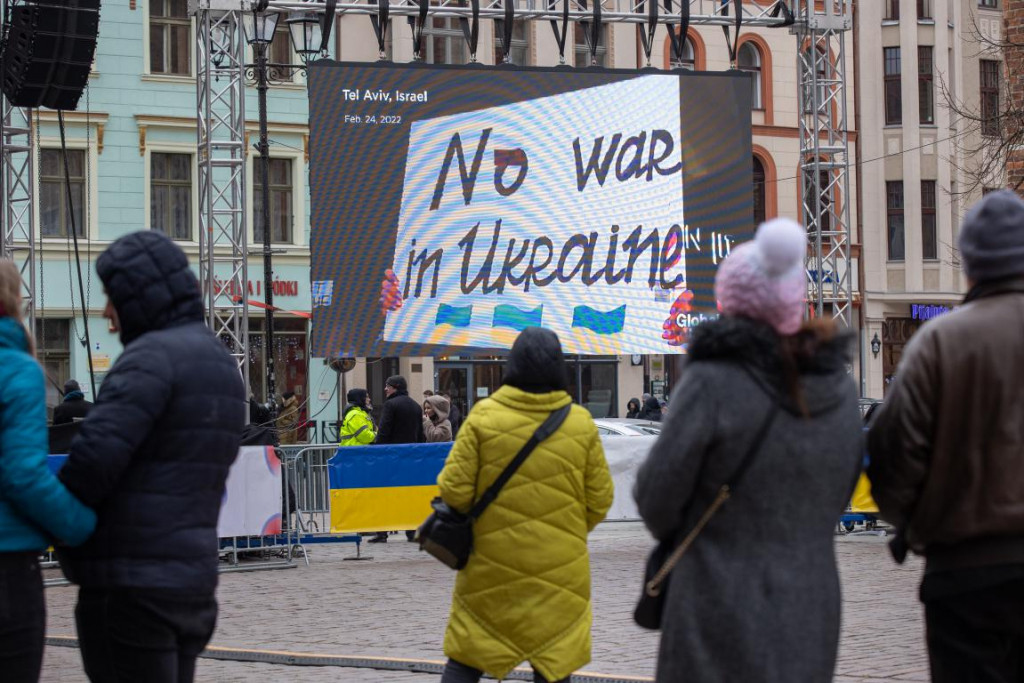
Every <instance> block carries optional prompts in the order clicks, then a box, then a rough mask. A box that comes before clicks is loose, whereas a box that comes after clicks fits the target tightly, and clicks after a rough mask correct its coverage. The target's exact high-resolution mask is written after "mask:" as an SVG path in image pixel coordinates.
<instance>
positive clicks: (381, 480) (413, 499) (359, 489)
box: [327, 442, 452, 534]
mask: <svg viewBox="0 0 1024 683" xmlns="http://www.w3.org/2000/svg"><path fill="white" fill-rule="evenodd" d="M451 447H452V444H451V443H450V442H448V443H430V444H401V445H397V444H396V445H377V446H347V447H345V448H339V449H338V452H337V453H336V454H335V455H334V457H333V458H331V459H330V461H329V462H328V463H327V471H328V477H329V480H330V486H331V533H334V534H342V533H353V532H360V531H405V530H408V529H415V528H417V527H418V526H419V525H420V524H422V523H423V520H425V519H426V518H427V515H428V514H430V501H431V500H433V499H434V498H435V497H436V496H437V495H439V490H438V488H437V475H438V474H440V473H441V468H442V467H444V461H445V458H447V457H448V451H450V450H451Z"/></svg>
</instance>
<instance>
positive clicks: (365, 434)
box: [338, 389, 377, 446]
mask: <svg viewBox="0 0 1024 683" xmlns="http://www.w3.org/2000/svg"><path fill="white" fill-rule="evenodd" d="M345 398H346V399H347V400H348V405H347V406H345V413H344V414H343V415H342V418H341V434H340V437H339V443H338V445H339V446H368V445H370V444H372V443H373V440H374V439H376V438H377V433H376V431H375V430H374V428H373V419H372V418H371V417H370V409H371V406H370V395H369V393H367V391H366V389H349V390H348V394H347V395H346V397H345Z"/></svg>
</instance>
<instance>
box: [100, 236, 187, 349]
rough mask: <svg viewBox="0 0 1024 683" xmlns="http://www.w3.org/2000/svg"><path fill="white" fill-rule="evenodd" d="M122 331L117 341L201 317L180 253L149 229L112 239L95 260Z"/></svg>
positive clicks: (168, 241)
mask: <svg viewBox="0 0 1024 683" xmlns="http://www.w3.org/2000/svg"><path fill="white" fill-rule="evenodd" d="M96 272H97V273H98V274H99V276H100V280H102V281H103V288H104V289H105V290H106V292H107V296H108V297H109V298H110V301H111V303H113V304H114V309H115V310H116V311H117V317H118V320H119V322H120V327H121V343H122V344H124V345H126V346H127V345H128V344H129V343H131V341H132V340H134V339H136V338H138V337H139V336H141V335H143V334H145V333H146V332H152V331H154V330H162V329H166V328H168V327H175V326H178V325H184V324H186V323H191V322H201V321H202V319H203V303H202V299H201V298H200V294H199V281H198V280H197V279H196V276H195V274H194V273H193V272H192V271H191V270H190V269H189V267H188V258H187V257H186V256H185V252H183V251H182V250H181V248H180V247H179V246H178V245H176V244H175V243H174V242H172V241H171V240H170V238H168V237H165V236H164V235H162V234H160V233H158V232H153V231H140V232H133V233H131V234H129V235H125V236H124V237H122V238H120V239H118V240H116V241H115V242H114V243H113V244H111V245H110V246H109V247H108V248H107V250H106V251H104V252H103V253H102V254H100V257H99V259H97V260H96Z"/></svg>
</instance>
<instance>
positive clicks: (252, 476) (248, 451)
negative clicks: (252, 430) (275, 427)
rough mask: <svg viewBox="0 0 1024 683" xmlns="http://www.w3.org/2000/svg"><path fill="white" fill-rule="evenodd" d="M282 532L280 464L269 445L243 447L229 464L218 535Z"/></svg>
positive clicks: (265, 534)
mask: <svg viewBox="0 0 1024 683" xmlns="http://www.w3.org/2000/svg"><path fill="white" fill-rule="evenodd" d="M278 533H281V461H280V460H278V458H277V455H276V454H275V453H274V449H273V447H271V446H243V447H242V448H240V449H238V457H237V458H236V459H235V462H234V464H233V465H231V471H230V472H229V473H228V481H227V484H226V486H225V487H224V499H223V500H222V501H221V508H220V519H219V520H218V522H217V536H218V537H220V538H227V537H230V536H270V535H273V534H278Z"/></svg>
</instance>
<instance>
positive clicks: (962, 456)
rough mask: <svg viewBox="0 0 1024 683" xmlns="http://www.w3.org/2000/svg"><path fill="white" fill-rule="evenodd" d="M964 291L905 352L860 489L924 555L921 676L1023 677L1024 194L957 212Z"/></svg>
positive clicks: (1016, 682)
mask: <svg viewBox="0 0 1024 683" xmlns="http://www.w3.org/2000/svg"><path fill="white" fill-rule="evenodd" d="M960 257H961V263H963V266H964V271H965V273H966V275H967V281H968V286H969V288H970V289H969V291H968V292H967V296H966V297H964V303H963V305H962V306H960V307H959V308H957V309H956V310H954V311H951V312H950V313H946V314H944V315H943V316H941V317H939V318H936V319H934V320H931V321H929V322H928V323H927V324H925V325H924V326H923V327H922V328H921V329H920V330H919V331H918V332H917V333H915V334H914V338H913V339H912V340H911V342H910V344H909V345H908V346H907V348H906V350H905V351H904V353H903V359H902V361H901V362H900V365H899V368H898V369H897V372H896V380H895V381H894V382H893V384H892V385H891V386H890V387H889V391H888V394H887V396H886V399H885V402H884V403H883V404H882V406H881V407H880V408H879V409H878V413H877V415H876V416H875V418H874V421H873V423H872V424H873V426H872V428H871V431H870V433H869V437H868V454H869V456H870V465H869V467H868V476H869V477H870V479H871V495H872V496H873V497H874V499H875V501H876V502H877V503H878V507H879V510H880V512H881V514H882V516H883V517H884V518H885V519H887V520H888V521H890V522H892V523H893V524H895V525H896V526H897V528H898V529H899V534H898V536H897V538H898V539H900V540H899V541H897V545H896V550H897V553H896V554H897V559H898V560H900V561H902V560H901V557H899V556H900V555H903V554H905V553H906V550H907V549H908V548H909V549H910V550H913V551H914V552H915V553H917V554H919V555H924V557H925V574H924V580H923V581H922V583H921V591H920V597H921V601H922V602H924V606H925V623H926V628H927V642H928V655H929V659H930V663H931V675H932V680H933V681H936V682H937V683H947V682H953V681H992V682H998V681H1005V682H1006V683H1010V682H1011V681H1012V682H1013V683H1020V682H1021V681H1024V385H1022V384H1021V378H1022V377H1024V201H1021V199H1020V198H1019V197H1018V196H1017V195H1016V194H1014V193H1013V192H1010V191H1008V190H1001V191H998V192H993V193H991V194H989V195H987V196H986V197H985V198H984V199H982V200H981V201H980V202H979V203H978V204H976V205H975V206H974V208H972V209H971V210H970V211H969V212H968V214H967V216H966V217H965V218H964V222H963V227H962V229H961V231H960Z"/></svg>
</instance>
